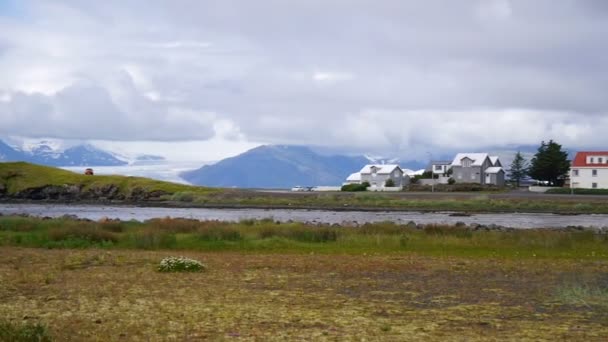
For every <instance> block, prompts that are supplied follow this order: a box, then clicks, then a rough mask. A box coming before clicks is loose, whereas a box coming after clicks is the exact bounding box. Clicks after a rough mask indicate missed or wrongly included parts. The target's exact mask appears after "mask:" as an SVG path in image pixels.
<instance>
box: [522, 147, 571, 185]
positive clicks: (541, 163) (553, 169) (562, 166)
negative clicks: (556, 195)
mask: <svg viewBox="0 0 608 342" xmlns="http://www.w3.org/2000/svg"><path fill="white" fill-rule="evenodd" d="M568 170H570V162H569V161H568V153H567V152H565V151H562V145H560V144H558V143H556V142H554V141H553V140H549V142H548V143H545V142H544V141H543V142H542V143H541V145H540V147H539V148H538V152H536V154H535V155H534V158H532V161H531V163H530V169H529V172H528V174H529V175H530V177H532V178H534V179H536V180H539V181H546V182H549V185H554V186H555V185H558V186H559V185H563V183H564V179H565V177H566V175H567V174H568Z"/></svg>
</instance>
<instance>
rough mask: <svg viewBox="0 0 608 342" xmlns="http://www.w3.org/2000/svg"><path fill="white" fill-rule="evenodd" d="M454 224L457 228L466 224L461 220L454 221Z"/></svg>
mask: <svg viewBox="0 0 608 342" xmlns="http://www.w3.org/2000/svg"><path fill="white" fill-rule="evenodd" d="M455 226H456V227H459V228H462V227H466V226H467V224H466V223H464V222H462V221H458V222H456V224H455Z"/></svg>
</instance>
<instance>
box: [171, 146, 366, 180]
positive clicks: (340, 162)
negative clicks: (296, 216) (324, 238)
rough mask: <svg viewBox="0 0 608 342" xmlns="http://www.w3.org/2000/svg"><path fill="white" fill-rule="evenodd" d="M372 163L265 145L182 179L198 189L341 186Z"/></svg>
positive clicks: (189, 174)
mask: <svg viewBox="0 0 608 342" xmlns="http://www.w3.org/2000/svg"><path fill="white" fill-rule="evenodd" d="M369 163H370V160H369V159H368V158H366V157H363V156H355V157H351V156H344V155H333V156H326V155H321V154H318V153H316V152H314V151H313V150H311V149H310V148H308V147H304V146H285V145H264V146H259V147H256V148H254V149H252V150H249V151H247V152H245V153H243V154H240V155H238V156H236V157H232V158H227V159H224V160H222V161H220V162H218V163H216V164H213V165H205V166H203V167H201V168H200V169H198V170H194V171H188V172H184V173H182V174H181V176H182V178H184V179H185V180H186V181H188V182H190V183H192V184H195V185H206V186H217V187H239V188H291V187H293V186H296V185H301V186H315V185H341V184H342V183H343V182H344V181H345V179H346V177H348V175H350V174H351V173H353V172H357V171H359V170H360V169H361V168H362V167H363V165H365V164H369Z"/></svg>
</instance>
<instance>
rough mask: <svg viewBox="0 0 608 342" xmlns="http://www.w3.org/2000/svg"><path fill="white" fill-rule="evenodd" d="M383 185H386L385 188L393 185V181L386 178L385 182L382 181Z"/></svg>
mask: <svg viewBox="0 0 608 342" xmlns="http://www.w3.org/2000/svg"><path fill="white" fill-rule="evenodd" d="M384 186H386V187H387V188H391V187H394V186H395V181H393V180H392V179H390V178H389V179H387V180H386V182H384Z"/></svg>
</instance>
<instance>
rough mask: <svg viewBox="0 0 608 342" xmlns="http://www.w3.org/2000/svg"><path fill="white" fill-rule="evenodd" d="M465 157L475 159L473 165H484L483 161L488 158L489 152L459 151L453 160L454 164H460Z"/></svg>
mask: <svg viewBox="0 0 608 342" xmlns="http://www.w3.org/2000/svg"><path fill="white" fill-rule="evenodd" d="M464 158H469V159H471V160H472V161H473V163H471V166H482V165H483V162H484V161H485V160H486V158H488V154H487V153H458V154H457V155H456V157H454V161H452V166H460V161H461V160H463V159H464Z"/></svg>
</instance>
